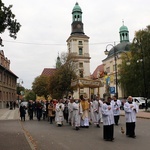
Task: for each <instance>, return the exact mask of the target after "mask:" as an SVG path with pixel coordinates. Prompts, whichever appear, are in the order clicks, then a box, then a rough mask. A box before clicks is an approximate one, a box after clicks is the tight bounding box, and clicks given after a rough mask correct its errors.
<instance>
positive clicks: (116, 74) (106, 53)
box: [104, 44, 118, 98]
mask: <svg viewBox="0 0 150 150" xmlns="http://www.w3.org/2000/svg"><path fill="white" fill-rule="evenodd" d="M108 46H112V47H113V49H114V51H113V52H114V60H115V84H116V94H115V95H116V97H117V98H118V79H117V78H118V77H117V76H118V73H117V55H116V47H115V46H114V45H112V44H108V45H107V46H106V50H105V51H104V53H105V55H108V53H109V51H108V50H107V47H108Z"/></svg>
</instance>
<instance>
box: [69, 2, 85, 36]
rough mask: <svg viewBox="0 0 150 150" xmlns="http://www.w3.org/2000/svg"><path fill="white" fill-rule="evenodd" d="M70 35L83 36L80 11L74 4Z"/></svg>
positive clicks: (77, 5)
mask: <svg viewBox="0 0 150 150" xmlns="http://www.w3.org/2000/svg"><path fill="white" fill-rule="evenodd" d="M71 26H72V32H71V35H72V34H84V32H83V23H82V9H81V7H80V6H79V4H78V2H76V4H75V6H74V8H73V10H72V24H71Z"/></svg>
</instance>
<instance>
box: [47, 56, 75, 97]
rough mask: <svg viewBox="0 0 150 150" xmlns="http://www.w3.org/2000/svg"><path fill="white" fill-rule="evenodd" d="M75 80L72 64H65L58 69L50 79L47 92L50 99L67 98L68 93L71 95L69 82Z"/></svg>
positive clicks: (68, 62) (71, 90)
mask: <svg viewBox="0 0 150 150" xmlns="http://www.w3.org/2000/svg"><path fill="white" fill-rule="evenodd" d="M67 57H69V56H67ZM66 60H67V59H66ZM75 78H76V73H75V66H74V64H73V63H72V62H70V61H67V62H65V63H64V65H62V66H61V67H60V68H58V69H57V71H56V72H55V73H54V75H53V76H51V77H50V84H49V91H50V93H51V96H52V98H56V99H59V98H62V97H63V96H66V97H67V96H68V94H69V92H71V93H72V92H73V89H72V88H71V80H72V79H75Z"/></svg>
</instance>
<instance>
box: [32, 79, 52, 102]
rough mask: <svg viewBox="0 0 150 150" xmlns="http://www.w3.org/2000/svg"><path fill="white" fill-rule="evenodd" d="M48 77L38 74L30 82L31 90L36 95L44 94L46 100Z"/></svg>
mask: <svg viewBox="0 0 150 150" xmlns="http://www.w3.org/2000/svg"><path fill="white" fill-rule="evenodd" d="M48 85H49V77H48V76H38V77H36V78H35V80H34V82H33V83H32V90H33V92H34V93H35V94H37V95H38V96H44V97H45V99H46V100H47V98H48V95H49V94H50V93H49V90H48Z"/></svg>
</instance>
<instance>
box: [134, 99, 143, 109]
mask: <svg viewBox="0 0 150 150" xmlns="http://www.w3.org/2000/svg"><path fill="white" fill-rule="evenodd" d="M133 101H134V102H136V103H137V104H138V105H139V109H143V108H145V99H144V97H133Z"/></svg>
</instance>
